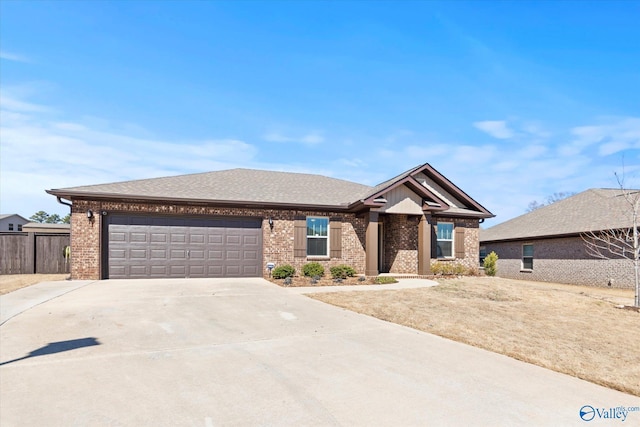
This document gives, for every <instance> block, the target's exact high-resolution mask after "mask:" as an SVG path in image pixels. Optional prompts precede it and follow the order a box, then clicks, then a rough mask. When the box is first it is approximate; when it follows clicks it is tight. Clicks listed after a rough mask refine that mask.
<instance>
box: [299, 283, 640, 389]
mask: <svg viewBox="0 0 640 427" xmlns="http://www.w3.org/2000/svg"><path fill="white" fill-rule="evenodd" d="M311 297H312V298H315V299H317V300H320V301H324V302H327V303H330V304H333V305H336V306H339V307H343V308H346V309H349V310H353V311H356V312H359V313H363V314H367V315H370V316H374V317H377V318H379V319H383V320H387V321H389V322H394V323H398V324H401V325H405V326H409V327H411V328H415V329H419V330H422V331H425V332H429V333H432V334H436V335H440V336H442V337H445V338H449V339H452V340H455V341H459V342H463V343H466V344H470V345H473V346H476V347H480V348H484V349H486V350H490V351H493V352H496V353H501V354H504V355H507V356H510V357H513V358H515V359H518V360H522V361H525V362H529V363H533V364H536V365H539V366H542V367H545V368H548V369H552V370H555V371H558V372H562V373H565V374H569V375H573V376H576V377H578V378H582V379H585V380H587V381H591V382H594V383H596V384H600V385H603V386H606V387H610V388H613V389H617V390H620V391H623V392H626V393H631V394H634V395H636V396H640V313H638V312H637V311H632V310H626V309H620V308H617V306H619V305H621V304H622V305H625V304H626V305H631V304H632V303H633V291H632V290H622V289H609V288H607V289H601V288H590V287H582V286H572V285H560V284H552V283H540V282H529V281H520V280H509V279H501V278H495V277H465V278H460V279H448V280H442V281H440V286H435V287H431V288H420V289H405V290H397V291H395V290H394V291H378V292H356V291H353V292H332V293H324V294H313V295H311Z"/></svg>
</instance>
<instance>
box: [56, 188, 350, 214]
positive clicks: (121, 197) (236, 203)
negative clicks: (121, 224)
mask: <svg viewBox="0 0 640 427" xmlns="http://www.w3.org/2000/svg"><path fill="white" fill-rule="evenodd" d="M45 191H46V192H47V193H48V194H51V195H54V196H58V197H61V198H64V199H67V200H73V199H81V200H101V201H113V200H118V201H129V202H134V201H145V202H150V203H178V204H194V203H195V204H201V205H215V206H222V207H254V208H263V209H268V208H274V209H305V210H322V211H349V205H347V204H341V205H323V204H306V203H281V202H272V201H247V200H214V199H197V198H181V197H162V198H159V197H157V196H144V195H135V194H126V195H125V194H118V193H85V192H70V191H65V192H61V191H57V190H45Z"/></svg>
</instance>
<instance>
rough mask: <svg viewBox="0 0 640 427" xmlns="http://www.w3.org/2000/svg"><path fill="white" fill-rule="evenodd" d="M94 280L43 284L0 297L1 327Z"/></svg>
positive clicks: (58, 281)
mask: <svg viewBox="0 0 640 427" xmlns="http://www.w3.org/2000/svg"><path fill="white" fill-rule="evenodd" d="M93 282H94V280H57V281H55V282H41V283H38V284H36V285H32V286H27V287H26V288H22V289H18V290H16V291H13V292H9V293H8V294H5V295H0V325H2V324H4V323H5V322H6V321H7V320H9V319H11V318H12V317H14V316H17V315H18V314H20V313H22V312H24V311H27V310H29V309H30V308H32V307H35V306H36V305H40V304H42V303H44V302H47V301H50V300H52V299H54V298H57V297H59V296H61V295H64V294H66V293H68V292H72V291H75V290H76V289H79V288H82V287H83V286H86V285H88V284H90V283H93Z"/></svg>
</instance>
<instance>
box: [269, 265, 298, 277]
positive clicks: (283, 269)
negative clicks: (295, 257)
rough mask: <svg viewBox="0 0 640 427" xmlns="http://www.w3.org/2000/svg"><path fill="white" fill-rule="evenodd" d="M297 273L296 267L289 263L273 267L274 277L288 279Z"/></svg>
mask: <svg viewBox="0 0 640 427" xmlns="http://www.w3.org/2000/svg"><path fill="white" fill-rule="evenodd" d="M295 273H296V269H295V268H293V267H292V266H290V265H289V264H284V265H279V266H277V267H276V268H274V269H273V273H272V276H273V278H274V279H286V278H287V277H292V276H293V275H294V274H295Z"/></svg>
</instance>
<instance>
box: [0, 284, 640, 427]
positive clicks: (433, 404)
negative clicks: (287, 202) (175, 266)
mask: <svg viewBox="0 0 640 427" xmlns="http://www.w3.org/2000/svg"><path fill="white" fill-rule="evenodd" d="M83 285H84V286H82V287H79V288H78V289H75V290H72V291H67V292H66V293H64V292H63V293H62V295H60V296H58V297H57V298H55V299H52V300H50V301H46V302H42V301H40V302H42V303H41V304H39V305H37V306H35V307H33V308H30V309H28V310H27V311H24V312H22V313H21V314H18V315H16V316H15V317H13V318H11V319H9V320H8V321H6V322H5V323H4V324H3V325H2V326H0V343H1V344H0V364H1V366H0V425H2V426H3V427H9V426H42V425H46V426H147V425H148V426H218V425H221V426H222V425H224V426H251V425H266V426H270V425H274V426H278V425H284V426H289V425H291V426H303V425H323V426H324V425H328V426H414V425H415V426H426V425H429V426H447V425H452V426H460V425H464V426H473V425H479V426H480V425H482V426H484V425H486V426H515V425H523V426H524V425H526V426H530V425H538V426H545V425H549V426H552V425H553V426H563V425H576V426H580V425H586V424H587V423H586V422H585V421H583V420H582V419H581V418H580V414H579V412H580V409H581V408H582V407H583V406H584V405H591V406H592V407H594V408H607V409H608V408H615V407H619V406H625V407H629V406H638V407H640V399H638V398H636V397H633V396H630V395H627V394H623V393H619V392H616V391H613V390H609V389H606V388H603V387H599V386H596V385H593V384H591V383H588V382H585V381H581V380H578V379H575V378H572V377H569V376H565V375H561V374H558V373H555V372H552V371H549V370H546V369H542V368H538V367H536V366H533V365H529V364H526V363H522V362H518V361H515V360H512V359H509V358H507V357H503V356H500V355H497V354H493V353H490V352H487V351H483V350H480V349H477V348H474V347H470V346H466V345H463V344H458V343H455V342H452V341H448V340H445V339H442V338H439V337H436V336H433V335H429V334H426V333H422V332H418V331H415V330H412V329H409V328H405V327H402V326H398V325H394V324H391V323H387V322H383V321H380V320H377V319H373V318H370V317H366V316H363V315H359V314H356V313H352V312H349V311H346V310H343V309H339V308H335V307H332V306H329V305H326V304H323V303H321V302H318V301H314V300H311V299H309V298H308V297H306V296H304V295H300V294H299V293H297V292H298V291H293V290H291V289H282V288H279V287H277V286H275V285H273V284H271V283H269V282H267V281H264V280H262V279H216V280H212V279H191V280H175V279H174V280H136V281H130V280H119V281H99V282H94V283H89V284H86V283H85V284H83ZM38 286H42V285H38ZM17 292H21V291H17ZM13 294H15V295H14V296H12V297H10V296H11V295H13ZM16 295H18V294H16V293H12V294H8V295H5V296H3V297H0V304H4V305H8V304H10V303H12V301H14V300H10V298H14V299H15V298H18V296H16ZM7 297H10V298H7ZM583 412H584V411H583ZM621 422H622V421H621V420H620V419H598V418H596V419H595V420H593V421H591V422H589V423H588V424H590V425H620V423H621ZM636 422H640V412H635V413H628V417H627V419H626V421H625V422H623V424H622V425H633V424H634V423H636Z"/></svg>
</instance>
